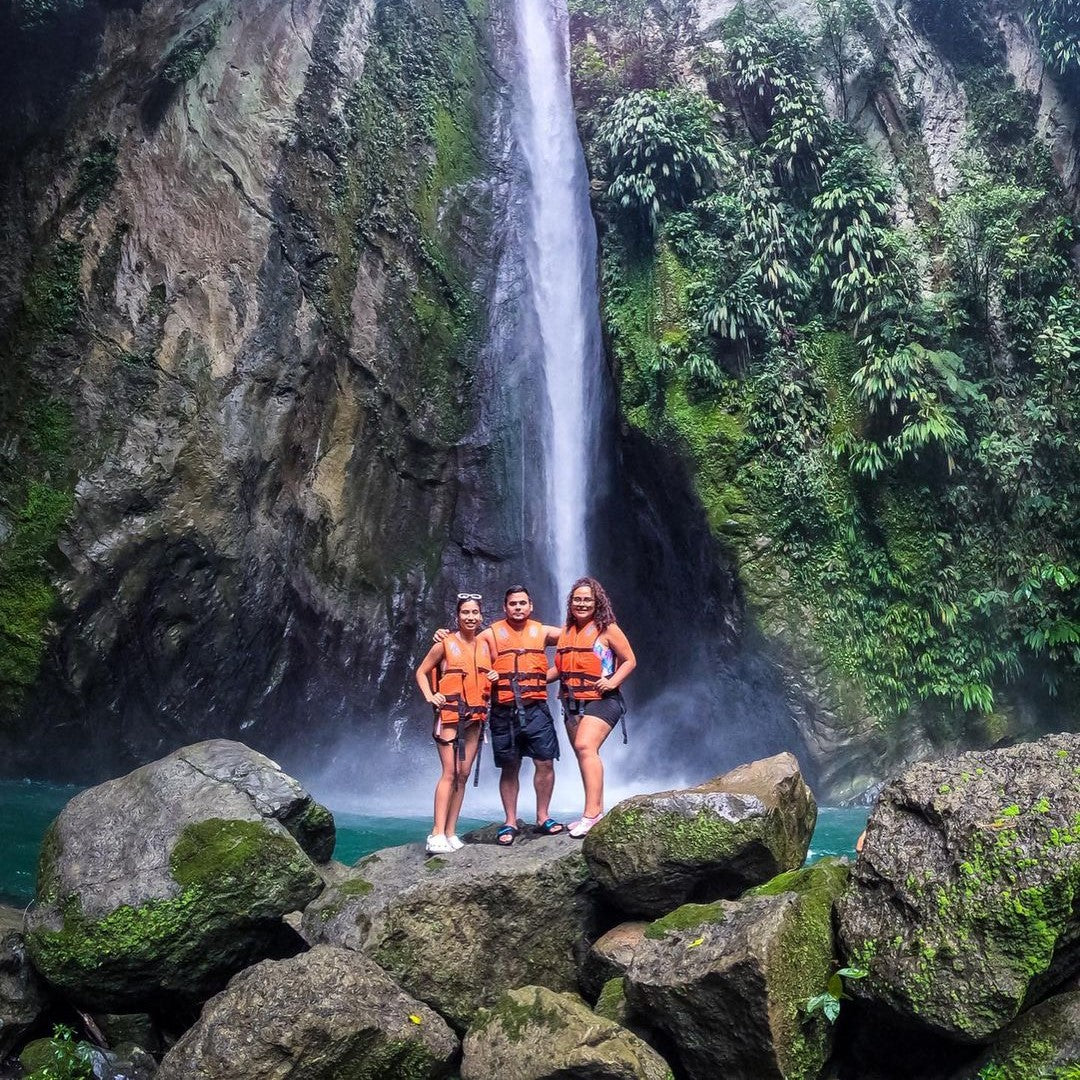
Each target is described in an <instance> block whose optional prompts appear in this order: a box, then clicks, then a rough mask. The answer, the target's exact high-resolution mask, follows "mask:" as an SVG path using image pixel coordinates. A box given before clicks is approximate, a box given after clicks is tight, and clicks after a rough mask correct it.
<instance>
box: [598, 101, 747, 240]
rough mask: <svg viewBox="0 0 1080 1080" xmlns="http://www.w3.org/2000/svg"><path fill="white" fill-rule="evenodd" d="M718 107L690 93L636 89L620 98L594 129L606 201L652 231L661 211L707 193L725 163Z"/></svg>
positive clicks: (678, 206)
mask: <svg viewBox="0 0 1080 1080" xmlns="http://www.w3.org/2000/svg"><path fill="white" fill-rule="evenodd" d="M717 115H718V110H717V106H716V105H714V104H713V103H712V102H710V101H709V100H708V98H704V97H702V96H701V95H700V94H694V93H691V92H689V91H670V92H669V91H664V90H639V91H635V92H634V93H631V94H625V95H623V96H622V97H620V98H619V99H618V100H617V101H616V102H615V103H614V104H613V105H612V107H611V109H610V110H609V112H608V114H607V116H606V117H605V118H604V120H603V122H602V123H601V124H600V127H599V129H598V131H597V140H598V142H599V144H600V146H601V147H602V148H603V151H604V154H605V157H606V168H607V175H608V178H609V186H608V197H609V199H610V200H611V202H612V203H613V204H614V205H615V206H616V207H618V208H619V209H621V210H622V211H624V212H626V213H628V214H629V215H630V217H631V219H632V220H636V221H639V222H640V221H643V222H645V223H647V225H648V228H649V231H650V232H651V231H652V230H653V229H654V228H655V226H656V220H657V216H658V215H659V214H660V212H661V210H664V209H680V208H682V207H684V206H686V205H687V204H688V203H689V202H691V201H692V200H694V199H696V198H697V197H699V196H700V195H703V194H705V193H707V192H708V191H710V190H711V189H712V188H713V186H714V185H715V183H716V177H717V174H718V172H719V170H720V168H721V165H722V164H723V162H724V161H725V160H726V154H725V152H724V151H723V149H722V148H721V145H720V142H719V139H718V138H717V132H716V120H717Z"/></svg>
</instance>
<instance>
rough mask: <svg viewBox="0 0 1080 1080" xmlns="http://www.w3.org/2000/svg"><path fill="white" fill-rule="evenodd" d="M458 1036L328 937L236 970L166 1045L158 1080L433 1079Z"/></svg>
mask: <svg viewBox="0 0 1080 1080" xmlns="http://www.w3.org/2000/svg"><path fill="white" fill-rule="evenodd" d="M457 1054H458V1040H457V1038H456V1037H455V1036H454V1034H453V1032H452V1031H451V1030H450V1029H449V1028H448V1027H447V1026H446V1024H445V1023H444V1022H443V1021H442V1020H441V1019H440V1018H439V1017H438V1016H437V1015H436V1014H435V1013H434V1012H432V1010H431V1009H429V1008H427V1006H425V1005H422V1004H421V1003H420V1002H418V1001H415V1000H413V999H412V998H410V997H409V996H408V995H407V994H405V993H403V992H402V991H401V989H400V988H399V987H398V986H396V985H395V984H394V982H393V981H392V980H391V979H390V978H389V977H388V976H387V975H386V973H385V972H384V971H383V970H382V969H381V968H379V967H378V966H377V965H376V964H374V963H373V962H372V961H371V960H369V959H367V958H366V957H363V956H360V955H359V954H358V953H355V952H353V951H352V950H349V949H339V948H334V947H331V946H327V945H320V946H316V947H315V948H313V949H312V950H311V951H310V952H307V953H303V954H301V955H300V956H296V957H293V958H292V959H288V960H278V961H273V960H268V961H264V962H262V963H260V964H256V965H255V966H254V967H252V968H249V969H248V970H247V971H244V972H241V973H240V974H239V975H237V976H236V977H235V978H234V979H233V980H232V981H231V982H230V983H229V985H228V987H227V988H226V989H225V990H223V991H222V992H221V993H220V994H218V995H217V996H216V997H214V998H212V999H211V1000H210V1001H208V1002H207V1003H206V1006H205V1007H204V1008H203V1012H202V1015H201V1016H200V1017H199V1020H198V1022H197V1023H196V1024H195V1026H194V1027H193V1028H191V1029H190V1030H189V1031H188V1032H187V1033H186V1034H185V1035H184V1036H183V1038H182V1039H181V1040H180V1041H179V1042H178V1043H177V1044H176V1045H175V1046H174V1047H173V1048H172V1049H171V1050H170V1051H169V1053H168V1054H166V1055H165V1058H164V1059H163V1061H162V1063H161V1068H160V1069H159V1070H158V1072H157V1080H191V1078H192V1077H196V1076H197V1077H200V1078H202V1080H237V1078H238V1077H244V1078H245V1080H287V1078H295V1077H300V1076H302V1077H304V1078H305V1080H341V1078H343V1077H354V1076H355V1077H371V1078H372V1080H391V1078H399V1077H400V1078H402V1080H404V1078H406V1077H407V1078H409V1080H427V1078H429V1077H430V1078H435V1077H441V1076H446V1075H447V1074H448V1073H449V1071H450V1065H451V1063H452V1062H453V1061H454V1059H455V1058H456V1057H457Z"/></svg>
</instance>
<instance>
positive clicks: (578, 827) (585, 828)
mask: <svg viewBox="0 0 1080 1080" xmlns="http://www.w3.org/2000/svg"><path fill="white" fill-rule="evenodd" d="M603 816H604V811H603V810H601V811H600V813H599V814H597V815H596V817H586V816H585V815H584V814H582V815H581V818H580V819H579V820H578V821H571V822H570V835H571V836H572V837H573V838H574V839H575V840H580V839H582V837H584V836H586V835H587V834H588V832H589V830H590V829H591V828H592V827H593V826H594V825H595V824H596V823H597V822H598V821H599V820H600V819H601V818H602V817H603Z"/></svg>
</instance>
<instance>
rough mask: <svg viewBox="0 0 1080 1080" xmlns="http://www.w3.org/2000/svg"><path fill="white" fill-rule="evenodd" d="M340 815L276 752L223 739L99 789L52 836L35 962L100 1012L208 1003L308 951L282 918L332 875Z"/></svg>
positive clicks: (41, 881)
mask: <svg viewBox="0 0 1080 1080" xmlns="http://www.w3.org/2000/svg"><path fill="white" fill-rule="evenodd" d="M283 822H286V823H288V824H289V825H291V826H292V828H293V829H294V831H295V832H296V833H297V834H298V835H299V836H300V837H301V838H302V839H303V841H304V842H305V843H306V844H307V845H308V848H309V850H310V851H312V852H313V853H314V854H316V855H320V856H322V855H324V854H325V853H326V848H327V835H328V833H327V830H329V836H331V837H332V835H333V820H332V818H331V817H330V815H329V812H328V811H326V810H325V809H324V808H323V807H321V806H319V804H317V803H315V802H314V800H312V799H311V797H310V796H309V795H308V794H307V793H306V792H305V791H304V790H303V788H301V787H300V785H299V784H298V783H297V782H296V781H295V780H293V779H292V778H291V777H288V776H286V775H285V774H284V773H283V772H281V770H280V769H279V768H278V767H277V766H276V765H275V764H274V763H273V762H272V761H270V760H269V759H268V758H265V757H263V756H262V755H261V754H256V753H255V752H254V751H252V750H249V749H248V748H247V747H245V746H243V745H242V744H240V743H234V742H229V741H226V740H212V741H209V742H205V743H199V744H197V745H195V746H192V747H187V748H185V749H183V750H179V751H177V752H176V753H174V754H170V755H169V756H168V757H166V758H163V759H162V760H160V761H157V762H153V763H152V764H150V765H145V766H143V767H142V768H141V769H137V770H135V772H133V773H130V774H128V775H127V776H124V777H120V778H119V779H116V780H110V781H108V782H107V783H105V784H101V785H99V786H98V787H94V788H90V789H88V790H87V791H84V792H82V793H81V794H79V795H77V796H76V797H75V798H74V799H72V800H71V801H70V802H69V803H68V804H67V806H65V808H64V809H63V810H62V811H61V813H60V815H59V817H58V818H57V820H56V821H55V822H54V823H53V825H52V826H51V827H50V829H49V832H48V834H47V835H46V838H45V841H44V844H43V847H42V853H41V858H40V863H39V870H38V891H37V905H36V907H35V908H34V909H33V910H32V912H31V914H30V916H29V918H28V922H27V925H28V931H29V933H28V939H27V940H28V945H29V949H30V952H31V954H32V956H33V960H34V964H35V966H36V967H37V968H38V970H39V971H41V972H42V974H43V975H45V977H46V978H47V979H48V980H49V981H50V982H51V983H53V984H54V985H55V986H56V987H58V988H60V989H61V990H63V991H64V992H65V993H66V994H68V995H70V996H72V997H73V998H75V999H76V1000H79V1001H86V1002H88V1003H92V1004H93V1005H94V1006H96V1007H98V1008H102V1007H104V1008H115V1009H124V1008H125V1007H127V1008H131V1007H134V1008H139V1007H143V1008H145V1007H146V1006H147V1004H150V1003H157V1004H161V1003H162V1002H163V1001H165V1000H168V999H170V998H182V999H187V1000H198V999H200V998H202V997H205V996H206V995H207V994H209V993H211V992H213V991H215V990H217V989H220V987H221V986H222V985H223V984H224V982H225V980H226V979H227V978H228V977H229V976H230V975H231V974H233V973H234V972H236V971H238V970H240V969H241V968H243V967H245V966H246V965H247V964H249V963H251V962H253V961H254V960H256V959H261V958H263V957H265V956H282V955H287V954H288V952H290V951H291V952H295V951H296V950H297V949H298V948H299V947H301V942H300V940H299V938H297V937H296V935H295V934H294V933H293V932H292V931H290V930H288V929H287V928H285V927H284V926H283V924H282V921H281V919H282V916H283V915H284V914H285V913H286V912H289V911H294V910H297V909H299V908H301V907H303V906H304V905H305V904H307V903H308V902H310V901H311V900H312V899H314V897H315V896H317V895H318V894H319V892H320V891H321V890H322V887H323V885H322V880H321V878H320V876H319V873H318V872H317V870H316V867H315V865H314V864H313V862H312V861H311V859H310V858H309V856H308V854H307V853H306V852H305V851H304V849H303V848H302V847H301V845H300V843H298V841H297V839H296V837H294V835H293V834H292V833H291V832H290V831H289V828H288V827H287V825H286V824H284V823H283Z"/></svg>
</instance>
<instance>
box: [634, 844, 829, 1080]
mask: <svg viewBox="0 0 1080 1080" xmlns="http://www.w3.org/2000/svg"><path fill="white" fill-rule="evenodd" d="M846 880H847V867H846V865H845V864H843V863H840V862H838V861H836V860H822V861H821V862H820V863H817V864H815V865H814V866H813V867H809V868H807V869H806V870H800V871H795V872H792V873H789V874H786V875H784V876H782V877H781V878H778V879H777V880H776V881H774V882H770V883H769V884H768V885H766V886H765V887H764V888H763V889H762V890H761V892H760V894H759V895H756V896H749V897H747V898H746V899H743V900H739V901H732V900H718V901H715V902H714V903H712V904H687V905H686V906H685V907H682V908H679V909H677V910H676V911H674V912H672V913H671V914H670V915H667V916H666V917H665V918H663V919H660V920H658V921H657V922H655V923H653V924H652V926H650V927H649V929H648V930H647V931H646V934H645V939H644V940H643V941H642V943H641V945H640V946H638V948H637V949H636V950H635V953H634V959H633V961H632V963H631V965H630V970H629V971H628V972H627V975H626V977H625V980H624V985H625V994H626V1002H627V1005H628V1007H629V1010H630V1018H631V1019H632V1020H637V1021H640V1022H642V1023H647V1024H648V1025H649V1026H650V1027H652V1028H653V1029H654V1030H656V1031H658V1032H660V1033H661V1034H662V1035H663V1036H664V1038H665V1041H666V1044H669V1045H671V1046H673V1047H674V1048H675V1051H674V1052H675V1053H676V1054H677V1056H678V1063H679V1064H680V1065H681V1069H682V1075H684V1076H685V1077H686V1078H687V1080H716V1078H717V1077H724V1080H814V1078H816V1077H817V1076H818V1074H819V1073H820V1071H821V1069H822V1067H823V1066H824V1063H825V1060H826V1058H827V1057H828V1053H829V1049H830V1040H831V1035H832V1032H831V1029H830V1028H829V1026H828V1024H827V1023H826V1022H825V1020H824V1019H823V1018H822V1016H821V1014H820V1013H819V1014H816V1015H815V1016H813V1017H809V1016H807V1014H806V1011H805V1005H806V1002H807V1001H808V1000H809V999H810V998H811V997H813V996H814V995H816V994H819V993H821V992H822V991H824V990H825V988H826V985H827V984H828V981H829V977H830V975H831V973H832V971H833V967H834V943H833V931H832V911H833V905H834V902H835V899H836V897H838V896H839V895H840V893H841V892H842V891H843V888H844V885H845V883H846ZM613 996H614V997H617V994H614V995H613Z"/></svg>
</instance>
